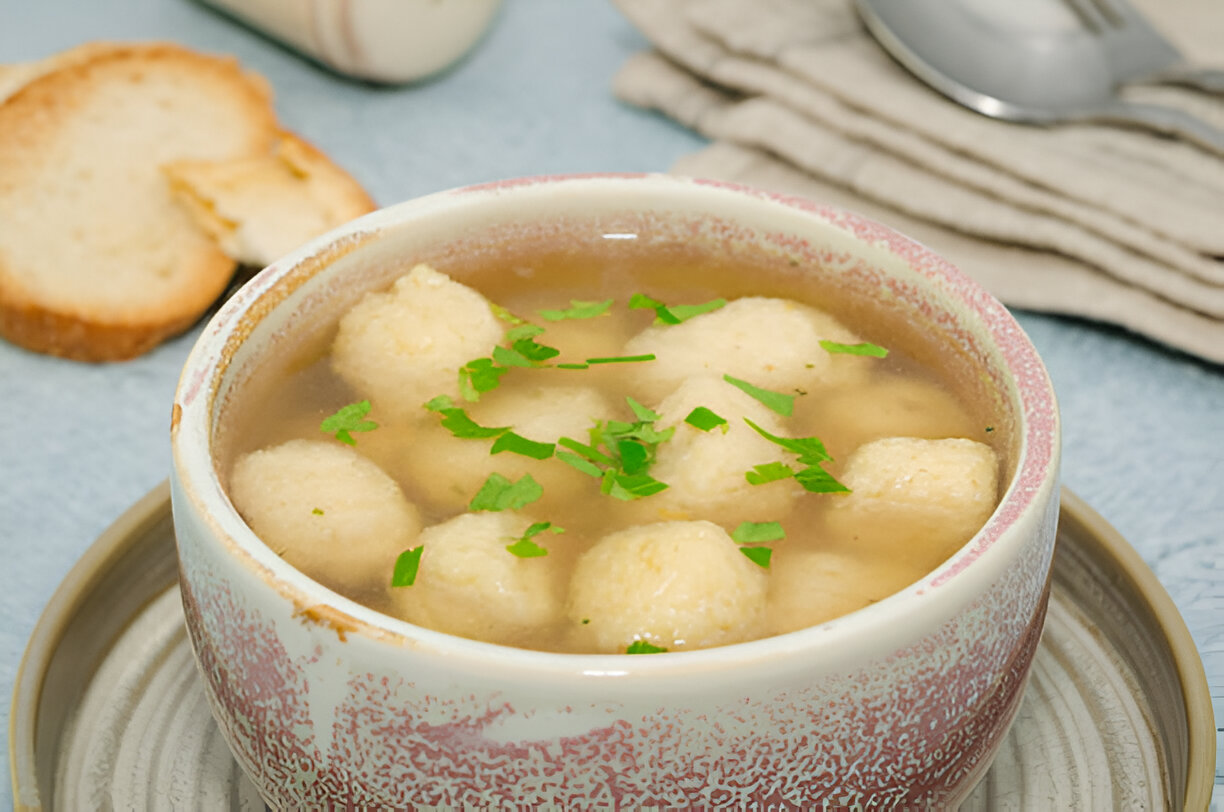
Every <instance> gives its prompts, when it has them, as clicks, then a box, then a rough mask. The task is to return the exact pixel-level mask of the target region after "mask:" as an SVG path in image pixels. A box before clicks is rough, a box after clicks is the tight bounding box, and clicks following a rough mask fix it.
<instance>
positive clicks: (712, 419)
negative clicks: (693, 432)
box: [684, 406, 730, 434]
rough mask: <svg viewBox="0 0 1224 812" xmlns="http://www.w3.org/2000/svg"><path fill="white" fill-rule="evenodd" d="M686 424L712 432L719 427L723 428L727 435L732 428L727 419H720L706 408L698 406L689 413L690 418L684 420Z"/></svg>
mask: <svg viewBox="0 0 1224 812" xmlns="http://www.w3.org/2000/svg"><path fill="white" fill-rule="evenodd" d="M684 422H685V423H688V424H689V425H690V426H693V427H694V428H698V429H701V430H702V431H710V430H711V429H714V428H717V427H718V426H722V430H723V434H726V433H727V429H728V428H730V426H729V424H728V423H727V421H726V419H725V418H723V417H720V416H719V415H717V414H715V413H714V412H712V411H710V410H709V409H707V408H706V407H704V406H698V407H697V408H696V409H693V411H691V412H689V414H688V417H686V418H684Z"/></svg>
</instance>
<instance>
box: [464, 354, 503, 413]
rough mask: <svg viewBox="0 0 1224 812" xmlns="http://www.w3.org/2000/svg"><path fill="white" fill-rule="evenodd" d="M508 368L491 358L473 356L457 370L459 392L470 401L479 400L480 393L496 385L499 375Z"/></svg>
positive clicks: (498, 381) (499, 378) (499, 381)
mask: <svg viewBox="0 0 1224 812" xmlns="http://www.w3.org/2000/svg"><path fill="white" fill-rule="evenodd" d="M509 371H510V370H509V369H507V368H506V367H499V366H497V365H496V364H495V363H493V359H492V358H475V359H473V360H471V361H468V362H467V363H466V364H464V365H463V367H462V368H461V369H460V370H459V394H460V395H462V396H463V399H464V400H466V401H469V402H471V403H475V402H476V401H478V400H480V395H481V394H482V393H484V392H489V391H491V390H493V389H496V388H497V387H498V384H500V383H501V376H502V375H505V374H506V373H507V372H509Z"/></svg>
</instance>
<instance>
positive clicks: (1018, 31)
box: [855, 0, 1224, 155]
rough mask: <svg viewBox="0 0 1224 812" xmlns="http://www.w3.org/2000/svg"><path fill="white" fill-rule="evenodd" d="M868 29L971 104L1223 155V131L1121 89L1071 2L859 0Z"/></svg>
mask: <svg viewBox="0 0 1224 812" xmlns="http://www.w3.org/2000/svg"><path fill="white" fill-rule="evenodd" d="M855 3H856V5H857V7H858V11H859V15H860V16H861V17H862V18H863V22H864V23H865V24H866V26H867V29H868V30H869V31H870V32H871V33H872V35H874V36H875V38H876V39H877V40H878V41H879V42H880V44H881V45H882V46H884V49H885V50H887V51H888V52H889V53H890V54H892V56H893V58H894V59H896V60H897V61H898V62H900V63H901V64H902V65H903V66H905V67H906V68H908V69H909V70H910V71H911V72H912V73H914V74H915V75H916V76H917V77H918V78H920V79H922V80H923V81H924V82H926V83H927V84H929V85H930V86H931V87H933V88H935V89H936V90H938V91H939V92H941V93H943V94H944V95H946V96H948V97H949V98H951V99H953V100H954V101H956V102H959V103H960V104H963V105H964V106H966V107H969V108H970V109H973V110H976V111H978V112H979V113H983V114H984V115H988V116H991V117H993V118H1001V119H1007V120H1009V121H1019V122H1024V123H1029V124H1054V123H1058V122H1068V121H1084V122H1100V123H1111V124H1127V125H1131V126H1139V127H1145V128H1147V129H1150V130H1154V131H1156V132H1159V133H1163V134H1165V135H1171V136H1176V137H1179V138H1182V139H1185V140H1187V141H1191V142H1193V143H1195V144H1198V145H1199V146H1201V147H1204V148H1206V149H1208V150H1210V151H1212V152H1215V153H1217V154H1219V155H1224V131H1221V130H1218V129H1216V128H1214V127H1212V126H1211V125H1209V124H1208V123H1206V122H1205V121H1202V120H1201V119H1199V118H1196V117H1194V116H1192V115H1190V114H1189V113H1185V112H1182V111H1181V110H1177V109H1174V108H1171V107H1162V106H1160V105H1155V104H1140V103H1136V102H1128V101H1124V100H1122V99H1120V98H1119V97H1118V96H1117V86H1118V84H1119V82H1118V80H1117V79H1116V78H1115V76H1114V73H1113V70H1112V66H1111V61H1110V57H1109V53H1108V49H1106V48H1105V47H1102V45H1101V43H1100V41H1099V40H1098V39H1097V38H1095V37H1094V35H1093V34H1092V33H1091V32H1090V31H1088V30H1086V29H1085V28H1084V26H1083V25H1082V24H1081V22H1080V19H1079V17H1078V16H1077V15H1076V14H1075V12H1074V11H1072V9H1071V8H1070V7H1068V6H1065V5H1063V4H1062V3H1057V2H1044V3H1033V2H1029V3H1013V2H1011V0H855Z"/></svg>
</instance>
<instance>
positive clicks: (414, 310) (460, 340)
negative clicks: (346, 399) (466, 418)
mask: <svg viewBox="0 0 1224 812" xmlns="http://www.w3.org/2000/svg"><path fill="white" fill-rule="evenodd" d="M502 335H503V330H502V324H501V323H500V322H499V321H498V319H497V317H496V316H494V315H493V312H492V310H490V308H489V302H488V301H487V300H486V299H485V298H484V297H483V296H481V295H480V294H479V293H477V292H476V291H474V290H472V289H471V288H469V287H467V286H466V285H461V284H459V283H458V282H455V281H454V280H452V279H451V278H450V277H448V276H446V275H445V274H442V273H439V272H438V271H435V270H434V269H433V268H431V267H429V266H428V265H417V266H416V267H415V268H413V269H412V270H411V271H410V272H408V273H407V274H406V275H404V276H402V277H400V278H399V279H398V280H396V282H395V284H394V285H393V286H392V287H391V289H390V290H388V291H385V292H374V293H369V294H367V295H366V296H365V297H364V298H363V299H362V300H361V301H360V302H358V303H357V304H356V305H355V306H354V307H353V309H352V310H350V311H349V312H348V313H346V314H345V315H344V317H343V318H341V319H340V328H339V331H338V332H337V334H336V340H335V342H334V343H333V345H332V368H333V369H334V370H335V371H336V373H337V374H338V375H339V376H340V377H341V378H343V379H344V380H345V381H346V382H347V383H348V384H349V385H350V386H352V387H353V389H354V390H356V391H357V392H359V393H360V394H361V395H362V396H363V397H368V398H369V399H370V400H371V401H373V402H374V404H375V409H377V413H378V414H381V415H388V416H402V415H409V414H417V413H423V410H422V409H421V405H422V404H424V403H425V402H426V401H429V400H430V399H432V398H434V397H435V396H437V395H450V396H451V397H457V396H458V394H459V384H458V380H459V369H460V367H462V366H464V365H465V364H467V363H468V362H469V361H471V360H473V359H475V358H481V357H484V356H488V355H489V354H490V353H491V352H492V350H493V347H494V346H496V345H497V344H498V343H499V342H500V341H501V340H502Z"/></svg>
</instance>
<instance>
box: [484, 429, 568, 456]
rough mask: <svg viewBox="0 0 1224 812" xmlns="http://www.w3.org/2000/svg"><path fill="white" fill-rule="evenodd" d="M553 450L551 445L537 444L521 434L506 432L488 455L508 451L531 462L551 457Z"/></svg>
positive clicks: (497, 440) (553, 447) (494, 443)
mask: <svg viewBox="0 0 1224 812" xmlns="http://www.w3.org/2000/svg"><path fill="white" fill-rule="evenodd" d="M555 449H556V446H555V445H554V444H553V443H537V442H536V441H535V440H529V439H527V438H526V437H524V436H522V435H521V434H515V433H514V432H513V431H507V432H506V433H505V434H503V435H502V436H500V437H498V438H497V439H496V440H495V441H494V442H493V447H492V448H491V449H489V453H490V454H500V453H501V452H503V451H509V452H510V453H512V454H521V455H522V456H524V457H531V458H532V459H533V460H546V459H548V458H549V457H551V456H552V455H553V451H554V450H555Z"/></svg>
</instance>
